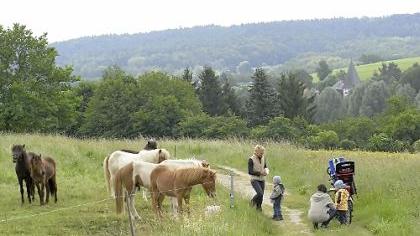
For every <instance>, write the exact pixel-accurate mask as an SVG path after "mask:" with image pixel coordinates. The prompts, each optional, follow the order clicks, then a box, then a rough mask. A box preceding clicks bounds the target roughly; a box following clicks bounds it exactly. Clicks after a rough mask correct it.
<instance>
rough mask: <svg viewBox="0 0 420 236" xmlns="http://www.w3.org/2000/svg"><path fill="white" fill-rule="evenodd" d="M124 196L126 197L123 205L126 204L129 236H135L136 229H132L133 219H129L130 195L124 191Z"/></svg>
mask: <svg viewBox="0 0 420 236" xmlns="http://www.w3.org/2000/svg"><path fill="white" fill-rule="evenodd" d="M125 194H126V196H127V198H126V201H125V203H126V204H127V213H128V221H129V222H130V231H131V236H135V235H136V229H135V228H134V224H133V219H132V218H131V211H130V204H129V202H128V201H129V200H128V199H129V198H130V195H129V193H128V191H127V190H126V191H125Z"/></svg>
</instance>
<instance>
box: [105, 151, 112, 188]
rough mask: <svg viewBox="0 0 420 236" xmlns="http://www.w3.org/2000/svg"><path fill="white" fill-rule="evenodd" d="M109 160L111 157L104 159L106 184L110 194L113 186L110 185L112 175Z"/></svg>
mask: <svg viewBox="0 0 420 236" xmlns="http://www.w3.org/2000/svg"><path fill="white" fill-rule="evenodd" d="M108 160H109V156H107V157H105V159H104V176H105V183H106V187H107V189H108V192H111V185H110V182H109V181H110V178H111V173H110V172H109V168H108Z"/></svg>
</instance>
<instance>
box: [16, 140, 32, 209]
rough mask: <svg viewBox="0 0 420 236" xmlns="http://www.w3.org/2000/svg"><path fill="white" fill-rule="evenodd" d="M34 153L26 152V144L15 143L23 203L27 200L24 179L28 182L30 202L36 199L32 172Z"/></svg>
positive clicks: (27, 190) (27, 189) (17, 170)
mask: <svg viewBox="0 0 420 236" xmlns="http://www.w3.org/2000/svg"><path fill="white" fill-rule="evenodd" d="M32 154H33V153H29V154H28V153H26V150H25V144H23V145H13V147H12V158H13V163H16V166H15V171H16V176H17V178H18V182H19V186H20V195H21V204H23V203H24V202H25V199H24V190H23V181H25V184H26V192H27V194H28V201H29V203H32V201H34V200H35V194H34V193H35V188H34V184H33V180H32V177H31V173H30V166H31V159H32Z"/></svg>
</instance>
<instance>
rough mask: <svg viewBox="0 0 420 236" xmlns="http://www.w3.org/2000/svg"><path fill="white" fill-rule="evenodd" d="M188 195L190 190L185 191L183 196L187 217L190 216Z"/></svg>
mask: <svg viewBox="0 0 420 236" xmlns="http://www.w3.org/2000/svg"><path fill="white" fill-rule="evenodd" d="M190 193H191V189H189V190H187V191H186V192H185V195H184V201H185V207H186V208H187V213H188V216H190V196H191V195H190Z"/></svg>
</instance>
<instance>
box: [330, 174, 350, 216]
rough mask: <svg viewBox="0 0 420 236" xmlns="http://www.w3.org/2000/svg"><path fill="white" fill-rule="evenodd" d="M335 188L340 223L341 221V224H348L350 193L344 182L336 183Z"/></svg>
mask: <svg viewBox="0 0 420 236" xmlns="http://www.w3.org/2000/svg"><path fill="white" fill-rule="evenodd" d="M334 188H335V189H337V192H336V193H335V207H336V209H337V213H336V214H337V217H338V221H340V224H346V223H347V211H348V209H349V203H348V200H349V196H350V193H349V191H347V189H346V185H345V184H344V182H343V181H342V180H337V181H335V183H334Z"/></svg>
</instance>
